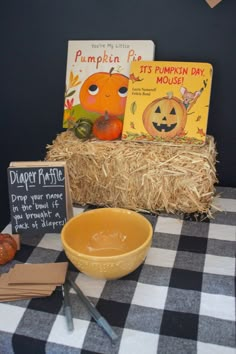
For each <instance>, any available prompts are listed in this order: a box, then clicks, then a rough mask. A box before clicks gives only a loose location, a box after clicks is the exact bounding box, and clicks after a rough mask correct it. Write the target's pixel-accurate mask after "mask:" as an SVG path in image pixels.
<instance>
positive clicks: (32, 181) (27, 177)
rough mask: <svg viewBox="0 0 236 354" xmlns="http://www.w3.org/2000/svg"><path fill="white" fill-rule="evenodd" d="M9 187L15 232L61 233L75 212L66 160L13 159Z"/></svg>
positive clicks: (9, 168) (12, 222) (10, 167)
mask: <svg viewBox="0 0 236 354" xmlns="http://www.w3.org/2000/svg"><path fill="white" fill-rule="evenodd" d="M8 190H9V202H10V211H11V224H12V233H13V234H15V233H16V234H36V233H38V234H39V233H60V231H61V229H62V227H63V226H64V224H65V223H66V221H67V220H69V219H70V218H71V217H72V216H73V207H72V199H71V193H70V186H69V175H68V171H67V166H66V162H64V161H60V162H58V161H57V162H54V161H49V162H46V161H17V162H11V163H10V165H9V167H8Z"/></svg>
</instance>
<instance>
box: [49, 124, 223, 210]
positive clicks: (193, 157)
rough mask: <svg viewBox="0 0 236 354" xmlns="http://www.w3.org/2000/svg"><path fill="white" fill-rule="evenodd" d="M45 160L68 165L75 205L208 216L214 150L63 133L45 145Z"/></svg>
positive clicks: (210, 144) (210, 142)
mask: <svg viewBox="0 0 236 354" xmlns="http://www.w3.org/2000/svg"><path fill="white" fill-rule="evenodd" d="M46 160H49V161H61V160H64V161H66V162H67V165H68V170H69V179H70V187H71V192H72V200H73V202H75V203H78V204H81V205H84V204H94V205H98V206H109V207H122V208H128V209H132V210H136V211H138V210H146V211H149V212H152V213H158V212H160V211H164V212H167V213H177V212H178V213H179V212H183V213H193V212H199V213H207V214H208V215H210V214H211V207H212V201H213V197H214V193H215V188H214V183H216V182H217V178H216V169H215V162H216V148H215V143H214V139H213V137H211V136H207V140H206V144H205V145H204V146H202V147H199V146H175V147H172V146H166V145H158V144H155V143H144V142H124V141H119V140H117V141H111V142H110V141H98V140H93V139H92V140H87V141H81V140H79V139H78V138H76V137H75V135H74V134H73V132H71V131H69V130H68V131H65V132H63V133H61V134H59V135H58V136H57V138H56V139H55V140H54V141H53V142H52V145H48V146H47V155H46Z"/></svg>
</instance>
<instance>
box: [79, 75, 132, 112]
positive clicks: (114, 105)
mask: <svg viewBox="0 0 236 354" xmlns="http://www.w3.org/2000/svg"><path fill="white" fill-rule="evenodd" d="M113 70H114V68H111V70H110V72H98V73H95V74H93V75H90V76H89V77H88V78H87V79H86V80H85V81H84V83H83V85H82V86H81V89H80V103H81V105H82V107H83V108H84V109H86V110H87V111H91V112H97V113H101V114H104V113H105V111H108V112H109V114H111V115H117V116H120V115H122V114H124V112H125V103H126V98H127V97H126V96H127V91H128V82H129V79H128V78H127V77H126V76H125V75H122V74H119V73H114V74H113V73H112V72H113Z"/></svg>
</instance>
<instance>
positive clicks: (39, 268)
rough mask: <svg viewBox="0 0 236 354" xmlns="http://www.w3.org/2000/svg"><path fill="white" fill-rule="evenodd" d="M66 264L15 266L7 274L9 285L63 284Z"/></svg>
mask: <svg viewBox="0 0 236 354" xmlns="http://www.w3.org/2000/svg"><path fill="white" fill-rule="evenodd" d="M67 268H68V262H60V263H42V264H16V265H15V267H14V268H13V269H12V270H11V272H10V274H9V284H54V285H61V284H64V282H65V277H66V272H67Z"/></svg>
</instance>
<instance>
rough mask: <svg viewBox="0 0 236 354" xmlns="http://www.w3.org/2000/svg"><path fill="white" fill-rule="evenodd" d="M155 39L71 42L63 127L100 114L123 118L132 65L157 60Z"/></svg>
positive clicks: (91, 118)
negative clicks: (137, 62) (155, 56)
mask: <svg viewBox="0 0 236 354" xmlns="http://www.w3.org/2000/svg"><path fill="white" fill-rule="evenodd" d="M154 49H155V46H154V43H153V42H152V41H151V40H110V41H108V40H106V41H105V40H101V41H98V40H93V41H86V40H85V41H76V40H75V41H69V42H68V52H67V67H66V88H65V101H64V116H63V127H64V128H68V127H70V126H73V124H74V123H75V122H76V121H77V120H78V119H80V118H88V119H90V120H91V121H94V120H95V119H96V118H97V117H99V116H100V115H104V113H105V112H106V111H107V112H108V114H111V115H116V116H118V117H119V118H121V119H123V117H124V111H125V104H126V98H127V90H128V81H129V80H128V78H129V72H130V63H131V62H132V61H134V60H135V61H140V60H153V58H154Z"/></svg>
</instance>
